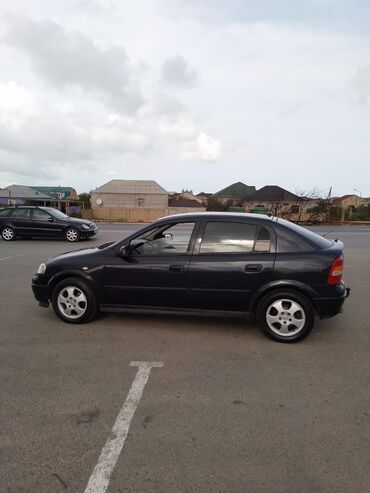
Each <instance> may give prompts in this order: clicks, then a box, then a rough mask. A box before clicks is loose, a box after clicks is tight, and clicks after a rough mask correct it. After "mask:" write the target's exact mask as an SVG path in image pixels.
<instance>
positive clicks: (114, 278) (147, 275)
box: [104, 255, 189, 307]
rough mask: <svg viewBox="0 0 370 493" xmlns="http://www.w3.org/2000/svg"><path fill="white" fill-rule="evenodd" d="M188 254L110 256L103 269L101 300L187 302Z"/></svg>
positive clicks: (155, 303)
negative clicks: (170, 256) (127, 257)
mask: <svg viewBox="0 0 370 493" xmlns="http://www.w3.org/2000/svg"><path fill="white" fill-rule="evenodd" d="M188 270H189V256H186V255H184V256H179V257H178V256H176V258H171V259H169V258H168V257H161V256H159V257H157V256H153V257H150V256H145V257H134V258H132V259H124V258H121V257H113V258H112V260H111V262H110V263H109V265H108V264H107V265H106V266H105V272H104V279H105V283H104V284H105V285H104V292H105V296H104V298H105V300H104V304H113V305H139V306H155V307H185V306H187V298H188V293H187V278H188Z"/></svg>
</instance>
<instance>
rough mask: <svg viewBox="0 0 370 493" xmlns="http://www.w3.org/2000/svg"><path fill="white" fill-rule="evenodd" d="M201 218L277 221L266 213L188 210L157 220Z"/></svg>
mask: <svg viewBox="0 0 370 493" xmlns="http://www.w3.org/2000/svg"><path fill="white" fill-rule="evenodd" d="M200 218H204V219H207V218H212V219H215V218H220V219H230V218H235V219H257V220H261V221H265V222H271V221H277V218H276V217H273V216H266V215H264V214H252V213H244V212H187V213H183V214H174V215H171V216H164V217H161V218H160V219H157V221H158V222H159V221H164V220H166V221H168V220H172V219H174V220H177V219H178V220H182V219H187V220H189V221H190V220H197V219H200ZM157 221H155V222H157Z"/></svg>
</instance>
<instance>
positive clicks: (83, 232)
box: [81, 228, 98, 238]
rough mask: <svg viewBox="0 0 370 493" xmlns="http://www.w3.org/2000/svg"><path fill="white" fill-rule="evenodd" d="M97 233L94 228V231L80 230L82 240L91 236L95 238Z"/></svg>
mask: <svg viewBox="0 0 370 493" xmlns="http://www.w3.org/2000/svg"><path fill="white" fill-rule="evenodd" d="M97 232H98V228H96V229H83V230H81V237H82V238H91V237H92V236H95V235H96V233H97Z"/></svg>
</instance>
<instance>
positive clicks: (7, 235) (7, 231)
mask: <svg viewBox="0 0 370 493" xmlns="http://www.w3.org/2000/svg"><path fill="white" fill-rule="evenodd" d="M1 236H2V237H3V239H4V240H6V241H11V240H12V239H13V238H14V231H13V230H12V228H4V229H3V230H2V232H1Z"/></svg>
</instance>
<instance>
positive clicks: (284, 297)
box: [257, 290, 315, 342]
mask: <svg viewBox="0 0 370 493" xmlns="http://www.w3.org/2000/svg"><path fill="white" fill-rule="evenodd" d="M257 321H258V323H259V325H260V327H261V329H262V330H263V331H264V332H265V334H267V335H268V336H269V337H270V338H271V339H273V340H274V341H278V342H297V341H300V340H302V339H304V338H305V337H306V336H307V335H308V334H309V333H310V332H311V330H312V328H313V325H314V322H315V312H314V309H313V306H312V304H311V303H310V301H309V300H308V299H307V298H306V297H305V296H303V295H301V294H300V293H297V292H295V291H288V290H287V291H285V290H284V291H283V290H281V291H280V290H279V291H275V292H272V293H269V294H267V295H266V296H265V297H264V298H263V299H262V300H261V301H260V303H259V305H258V308H257Z"/></svg>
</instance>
